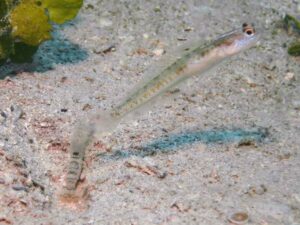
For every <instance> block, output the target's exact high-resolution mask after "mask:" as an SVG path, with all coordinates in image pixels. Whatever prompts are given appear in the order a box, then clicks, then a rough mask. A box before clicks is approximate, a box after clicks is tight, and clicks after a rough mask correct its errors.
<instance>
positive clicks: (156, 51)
mask: <svg viewBox="0 0 300 225" xmlns="http://www.w3.org/2000/svg"><path fill="white" fill-rule="evenodd" d="M152 53H153V54H154V55H156V56H161V55H162V54H164V53H165V50H164V49H162V48H156V49H154V50H153V51H152Z"/></svg>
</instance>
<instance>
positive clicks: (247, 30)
mask: <svg viewBox="0 0 300 225" xmlns="http://www.w3.org/2000/svg"><path fill="white" fill-rule="evenodd" d="M244 32H245V33H246V34H247V35H248V36H252V35H253V34H254V31H253V29H250V28H249V29H246V30H245V31H244Z"/></svg>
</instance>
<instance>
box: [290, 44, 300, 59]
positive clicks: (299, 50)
mask: <svg viewBox="0 0 300 225" xmlns="http://www.w3.org/2000/svg"><path fill="white" fill-rule="evenodd" d="M288 53H289V54H290V55H291V56H300V41H295V42H293V43H292V44H291V45H290V46H289V47H288Z"/></svg>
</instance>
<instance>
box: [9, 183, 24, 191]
mask: <svg viewBox="0 0 300 225" xmlns="http://www.w3.org/2000/svg"><path fill="white" fill-rule="evenodd" d="M12 189H14V190H15V191H28V188H26V187H25V186H23V185H20V184H14V185H13V186H12Z"/></svg>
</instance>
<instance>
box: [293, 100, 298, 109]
mask: <svg viewBox="0 0 300 225" xmlns="http://www.w3.org/2000/svg"><path fill="white" fill-rule="evenodd" d="M292 105H293V107H294V109H300V101H299V100H298V101H297V100H295V101H292Z"/></svg>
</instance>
